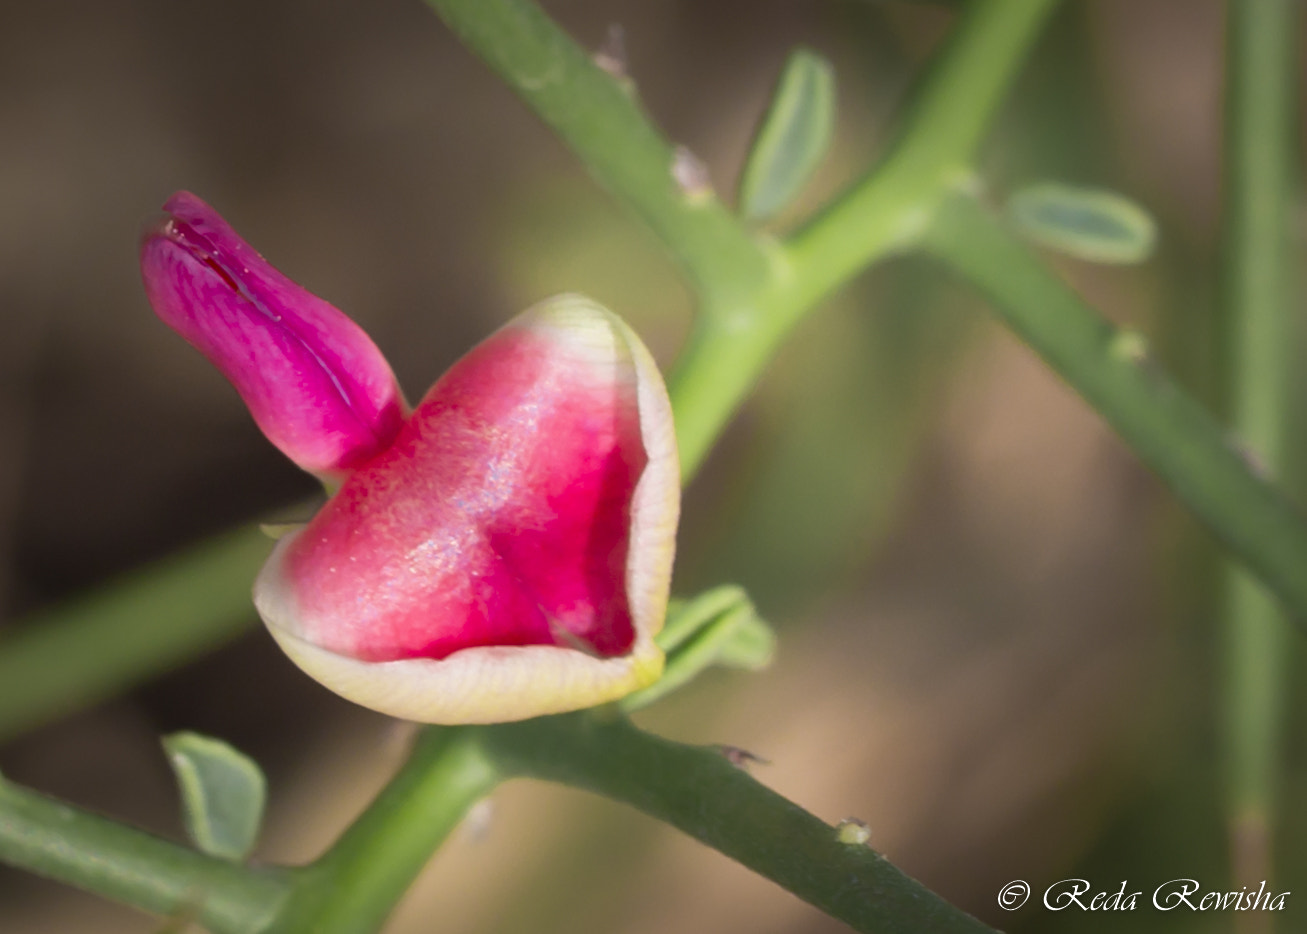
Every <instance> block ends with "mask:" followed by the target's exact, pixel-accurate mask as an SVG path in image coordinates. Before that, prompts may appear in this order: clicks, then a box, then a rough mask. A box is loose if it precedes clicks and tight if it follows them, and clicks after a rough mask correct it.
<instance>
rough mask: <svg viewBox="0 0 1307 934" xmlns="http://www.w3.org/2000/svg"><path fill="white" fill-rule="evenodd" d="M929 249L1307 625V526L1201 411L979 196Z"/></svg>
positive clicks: (958, 204) (948, 221)
mask: <svg viewBox="0 0 1307 934" xmlns="http://www.w3.org/2000/svg"><path fill="white" fill-rule="evenodd" d="M929 248H930V249H931V250H932V251H933V252H934V253H935V255H937V256H938V257H939V258H940V259H942V260H944V262H946V263H947V264H948V265H949V266H951V267H953V268H954V269H955V270H956V271H957V272H959V273H960V274H961V275H962V276H964V277H965V278H967V279H969V280H970V281H971V282H972V283H973V284H975V285H976V286H977V287H978V288H979V289H980V290H981V291H982V292H984V293H985V294H986V295H987V296H988V297H989V298H990V299H991V301H992V302H993V305H994V309H995V311H996V312H997V313H998V315H999V316H1000V317H1001V318H1002V319H1003V320H1004V321H1005V322H1006V323H1007V324H1008V326H1009V327H1011V328H1012V330H1014V331H1015V332H1016V333H1017V335H1018V336H1019V337H1021V339H1022V340H1024V341H1025V342H1026V343H1027V344H1029V345H1030V346H1031V347H1032V348H1034V350H1035V351H1036V352H1037V353H1038V354H1039V355H1040V356H1041V357H1043V358H1044V360H1045V361H1046V362H1047V363H1048V365H1049V366H1051V367H1052V368H1053V369H1054V370H1055V371H1056V372H1057V374H1058V375H1059V376H1061V377H1062V378H1063V379H1064V380H1066V381H1067V382H1068V383H1069V384H1070V385H1071V386H1072V388H1074V389H1075V390H1076V391H1077V392H1079V393H1080V394H1081V395H1082V396H1083V397H1084V398H1085V400H1086V401H1088V402H1089V404H1090V405H1092V406H1093V407H1094V409H1095V410H1097V411H1098V412H1099V413H1100V414H1101V415H1102V416H1103V417H1104V418H1105V419H1106V420H1107V421H1108V423H1109V424H1111V425H1112V427H1113V428H1115V429H1116V431H1117V432H1118V433H1119V434H1120V435H1121V437H1122V438H1124V439H1125V441H1126V443H1127V444H1129V445H1130V447H1131V448H1132V449H1133V450H1134V452H1135V453H1136V454H1137V455H1138V456H1139V458H1140V459H1141V460H1142V461H1143V462H1144V463H1145V464H1147V465H1148V466H1149V467H1151V468H1152V469H1153V470H1154V471H1156V472H1157V474H1158V475H1159V476H1160V477H1161V478H1162V480H1163V481H1165V483H1166V484H1167V485H1168V486H1169V487H1170V488H1171V489H1172V490H1173V491H1174V492H1175V493H1176V495H1177V496H1179V498H1180V499H1181V500H1182V501H1183V502H1184V503H1185V505H1187V506H1188V507H1189V508H1190V509H1192V510H1193V512H1194V513H1195V514H1197V515H1198V517H1199V518H1200V519H1202V520H1203V521H1204V522H1205V523H1206V524H1207V526H1208V528H1210V529H1211V530H1212V531H1213V532H1214V533H1216V535H1217V536H1218V537H1219V538H1220V539H1221V540H1222V541H1224V542H1225V543H1226V544H1227V545H1228V546H1229V547H1230V548H1231V550H1232V551H1233V552H1234V553H1235V554H1236V555H1238V556H1239V557H1240V558H1242V559H1243V560H1244V561H1245V562H1246V563H1247V565H1248V566H1249V567H1250V568H1251V569H1252V570H1253V571H1255V572H1256V573H1257V574H1258V576H1260V577H1261V579H1262V580H1263V581H1264V582H1265V583H1266V584H1267V585H1268V586H1270V587H1271V589H1272V590H1274V591H1275V593H1276V594H1278V595H1279V597H1280V599H1281V600H1283V601H1284V603H1285V605H1286V606H1288V607H1289V608H1290V609H1291V610H1292V611H1293V613H1294V615H1295V617H1296V619H1297V621H1298V622H1299V623H1307V525H1304V524H1303V521H1302V519H1301V517H1300V516H1299V514H1298V512H1297V510H1296V509H1295V508H1294V507H1293V506H1292V504H1290V503H1289V502H1288V500H1286V499H1285V498H1284V497H1283V496H1282V495H1281V494H1280V493H1279V492H1278V491H1277V490H1276V489H1275V488H1274V487H1273V486H1271V485H1269V484H1268V483H1266V482H1264V481H1263V480H1261V479H1259V478H1258V477H1257V476H1256V475H1255V474H1254V472H1253V469H1252V468H1250V466H1249V464H1248V455H1247V453H1246V452H1243V451H1241V450H1240V449H1239V448H1238V447H1237V446H1236V445H1235V443H1234V442H1233V441H1232V440H1231V439H1230V437H1229V436H1228V434H1227V433H1226V431H1225V430H1224V429H1223V428H1222V427H1221V426H1220V425H1219V424H1218V423H1217V422H1216V421H1215V420H1214V419H1213V418H1212V417H1211V416H1210V415H1209V414H1208V413H1207V411H1206V410H1205V409H1203V407H1202V406H1200V405H1199V404H1198V403H1197V402H1195V401H1194V400H1193V399H1192V398H1190V397H1189V396H1186V395H1185V394H1184V393H1182V392H1181V391H1180V390H1179V388H1177V387H1176V385H1175V384H1174V383H1172V382H1171V381H1170V380H1169V379H1168V378H1167V377H1166V375H1165V374H1164V373H1163V372H1162V371H1161V370H1160V368H1159V367H1158V366H1157V365H1156V364H1155V363H1154V362H1153V361H1152V360H1151V359H1150V358H1149V357H1148V355H1147V352H1146V349H1145V343H1144V340H1143V338H1142V337H1141V336H1140V335H1138V334H1134V333H1131V332H1127V331H1121V330H1119V329H1118V328H1116V327H1114V326H1113V325H1112V324H1111V323H1109V322H1108V321H1106V320H1105V319H1103V318H1102V317H1100V316H1099V315H1098V314H1097V313H1095V312H1094V311H1093V310H1092V309H1090V308H1089V307H1088V306H1086V305H1085V304H1084V302H1082V301H1081V300H1080V298H1079V297H1078V296H1077V295H1076V294H1075V293H1074V292H1073V291H1072V290H1071V289H1070V288H1069V287H1068V286H1067V285H1066V284H1065V283H1064V282H1063V281H1062V280H1061V279H1060V278H1058V276H1057V275H1056V274H1055V273H1053V272H1052V271H1051V270H1049V269H1048V267H1046V266H1045V265H1044V264H1043V263H1042V262H1040V261H1039V259H1038V258H1037V257H1035V256H1034V255H1033V254H1032V253H1031V252H1030V250H1029V249H1027V248H1026V247H1025V246H1024V245H1023V244H1021V243H1019V242H1017V241H1016V239H1015V238H1014V237H1013V236H1012V234H1010V233H1009V232H1008V231H1007V230H1006V228H1005V227H1004V226H1003V224H1002V223H1000V222H999V221H998V220H997V219H995V218H993V217H992V216H990V214H989V213H988V212H987V211H986V210H985V209H984V208H983V207H982V206H981V205H980V204H979V203H978V202H977V201H976V200H975V199H974V198H972V197H970V196H967V195H963V194H959V195H958V196H957V197H955V198H954V199H953V200H951V201H950V202H949V203H948V204H947V206H946V207H945V208H944V210H943V211H942V212H941V214H940V216H939V220H938V222H937V224H936V227H935V229H934V231H933V232H932V235H931V238H930V240H929Z"/></svg>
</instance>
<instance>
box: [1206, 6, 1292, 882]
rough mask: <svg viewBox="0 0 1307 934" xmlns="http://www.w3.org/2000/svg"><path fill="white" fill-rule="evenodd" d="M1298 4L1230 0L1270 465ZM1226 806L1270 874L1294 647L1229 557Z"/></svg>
mask: <svg viewBox="0 0 1307 934" xmlns="http://www.w3.org/2000/svg"><path fill="white" fill-rule="evenodd" d="M1299 15H1300V14H1299V3H1298V2H1297V0H1232V2H1231V3H1230V5H1229V13H1228V26H1227V43H1226V62H1227V66H1226V106H1225V113H1226V133H1225V153H1224V154H1225V159H1224V169H1225V186H1224V231H1223V233H1224V236H1223V238H1222V257H1221V259H1222V270H1221V271H1222V287H1223V288H1222V293H1223V294H1222V298H1223V303H1224V306H1225V316H1226V320H1227V322H1228V326H1229V331H1230V340H1229V342H1228V346H1229V349H1230V377H1231V381H1230V393H1229V398H1230V401H1231V412H1232V416H1233V424H1234V429H1235V431H1236V432H1237V433H1238V434H1239V436H1240V437H1241V439H1242V440H1243V442H1244V443H1245V444H1246V445H1248V447H1249V449H1250V451H1251V453H1252V456H1253V457H1255V458H1256V460H1257V461H1258V463H1259V464H1260V465H1261V466H1262V468H1263V469H1264V470H1265V471H1266V472H1267V473H1268V474H1271V475H1275V474H1278V473H1279V472H1280V470H1281V468H1282V461H1283V458H1284V449H1285V446H1286V437H1285V436H1286V412H1285V403H1286V398H1287V396H1288V381H1289V375H1290V374H1289V363H1290V357H1289V353H1290V348H1291V343H1290V341H1289V340H1288V337H1289V335H1290V334H1291V332H1292V326H1291V324H1292V319H1291V317H1290V310H1291V302H1290V301H1289V296H1288V289H1289V279H1290V276H1289V262H1290V254H1289V236H1288V209H1289V204H1290V200H1291V192H1292V190H1293V185H1292V175H1293V170H1292V165H1293V151H1294V145H1293V136H1294V120H1293V114H1294V111H1295V101H1294V98H1295V93H1294V91H1295V88H1296V85H1297V74H1298V69H1297V56H1296V55H1295V45H1296V42H1295V39H1296V37H1297V34H1298V30H1297V27H1298V19H1299ZM1224 619H1225V643H1226V651H1225V653H1224V657H1225V659H1226V684H1225V694H1224V699H1225V710H1224V723H1223V730H1224V735H1225V742H1224V745H1225V752H1226V772H1227V776H1228V783H1229V785H1228V792H1227V808H1228V819H1229V823H1230V840H1231V856H1232V860H1231V862H1232V870H1233V876H1234V880H1235V884H1236V885H1243V884H1245V883H1251V884H1254V885H1255V884H1256V883H1257V882H1259V881H1261V880H1263V879H1266V878H1268V877H1269V876H1270V875H1271V872H1270V869H1271V852H1272V844H1273V840H1272V836H1271V828H1273V827H1274V826H1275V814H1276V787H1277V779H1278V773H1279V767H1280V760H1281V751H1280V745H1281V733H1282V723H1283V719H1284V706H1285V687H1286V684H1285V680H1286V676H1287V665H1286V663H1287V660H1288V653H1289V644H1288V633H1289V630H1288V626H1287V625H1286V624H1285V620H1284V618H1283V615H1282V614H1281V612H1280V610H1279V608H1278V607H1277V606H1276V603H1275V600H1274V598H1273V597H1272V595H1271V594H1270V593H1268V592H1267V590H1266V589H1265V587H1263V586H1262V584H1261V583H1260V582H1259V581H1257V580H1256V579H1254V578H1253V577H1252V576H1250V575H1249V574H1248V573H1247V572H1246V571H1245V570H1244V569H1243V568H1242V567H1240V566H1239V565H1237V564H1234V563H1231V564H1230V565H1229V566H1228V567H1227V571H1226V592H1225V606H1224Z"/></svg>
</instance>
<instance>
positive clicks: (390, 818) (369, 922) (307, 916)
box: [270, 727, 500, 934]
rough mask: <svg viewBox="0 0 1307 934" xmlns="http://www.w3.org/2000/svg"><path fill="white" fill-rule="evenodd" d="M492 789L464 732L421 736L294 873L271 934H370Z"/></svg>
mask: <svg viewBox="0 0 1307 934" xmlns="http://www.w3.org/2000/svg"><path fill="white" fill-rule="evenodd" d="M499 781H500V774H499V772H498V770H497V769H496V767H495V766H494V764H493V763H492V762H491V761H490V760H489V759H488V758H486V756H484V755H483V754H482V752H481V749H480V747H479V745H478V743H477V736H476V734H475V733H473V732H472V731H470V730H466V729H456V728H440V727H429V728H426V729H424V730H422V731H421V732H420V733H418V737H417V741H416V743H415V744H414V747H413V751H412V753H410V755H409V758H408V760H407V761H406V762H405V764H404V767H403V768H402V769H400V771H399V772H398V774H396V776H395V777H394V778H393V779H391V781H390V782H389V784H387V785H386V788H385V789H384V790H383V791H382V792H381V794H380V795H378V796H377V798H376V799H375V800H374V801H373V802H372V803H371V804H370V805H368V807H367V810H365V811H364V812H363V814H362V815H361V816H360V817H359V818H358V820H356V821H355V822H354V823H353V824H352V825H351V826H350V827H349V829H348V830H346V831H345V833H344V834H343V835H342V836H341V838H340V839H339V840H337V841H336V843H335V844H334V845H333V846H332V847H331V848H330V849H329V850H328V851H327V852H326V854H325V855H323V856H322V857H321V858H320V859H319V860H317V862H315V863H313V864H311V865H309V866H307V867H305V868H304V869H301V870H297V871H296V875H295V892H294V895H293V896H292V898H291V899H290V901H289V902H288V903H287V904H286V907H285V910H284V911H283V912H281V914H280V915H279V917H278V918H277V923H276V925H275V926H274V927H273V928H272V929H271V931H275V932H282V934H368V932H372V931H376V930H378V929H379V928H380V927H381V924H382V922H383V921H385V919H386V916H387V915H389V914H390V912H391V911H392V910H393V909H394V907H395V904H396V903H397V902H398V901H399V899H400V897H401V896H402V895H403V894H404V892H405V891H407V889H408V887H409V885H410V884H411V883H412V882H413V879H414V878H416V876H417V874H418V873H419V872H420V871H421V870H422V867H423V866H425V865H426V863H427V861H428V860H429V859H430V858H431V854H432V853H433V852H435V850H436V849H437V848H438V847H439V846H440V844H441V842H443V841H444V839H445V837H447V836H448V835H449V833H450V831H452V830H453V829H454V828H455V827H456V826H458V822H459V821H460V820H462V818H463V816H464V815H465V814H466V813H467V811H468V808H470V807H471V806H472V805H473V804H475V803H476V802H477V801H478V800H480V799H481V798H483V797H484V796H485V795H487V794H489V793H490V791H491V789H493V788H494V787H495V785H497V784H498V783H499ZM270 934H271V932H270Z"/></svg>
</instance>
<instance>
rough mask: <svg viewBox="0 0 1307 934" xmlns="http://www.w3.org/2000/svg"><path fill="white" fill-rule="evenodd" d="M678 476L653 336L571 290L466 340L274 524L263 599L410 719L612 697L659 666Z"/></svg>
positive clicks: (315, 658) (308, 643) (342, 683)
mask: <svg viewBox="0 0 1307 934" xmlns="http://www.w3.org/2000/svg"><path fill="white" fill-rule="evenodd" d="M679 486H680V484H679V472H678V467H677V456H676V442H675V436H674V434H673V431H672V421H671V406H670V403H669V402H668V399H667V394H666V389H665V387H664V386H663V382H662V378H661V376H660V375H659V373H658V369H657V367H656V365H655V364H654V362H653V359H652V358H651V357H650V355H649V353H648V351H647V350H646V349H645V347H644V345H643V344H642V343H641V342H640V340H639V338H638V337H636V335H635V334H634V333H633V332H632V331H631V330H630V329H629V328H627V326H626V325H625V324H624V323H623V322H622V321H621V320H620V319H619V318H617V317H616V316H615V315H613V314H612V313H611V312H609V311H607V310H605V309H604V308H602V307H600V306H598V305H596V304H594V303H593V302H590V301H589V300H587V299H584V298H581V297H579V296H560V297H558V298H555V299H552V300H550V301H548V302H545V303H543V304H541V305H539V306H536V307H535V308H533V309H531V310H530V311H527V312H526V313H524V314H522V315H521V316H519V317H518V318H516V319H514V320H513V321H512V322H510V323H509V324H508V325H506V326H505V327H503V328H501V329H500V330H499V331H497V332H496V333H495V334H493V335H491V336H490V337H489V338H487V339H486V340H485V341H483V342H482V343H481V344H480V345H478V346H477V347H475V348H473V349H472V350H471V351H470V352H469V353H468V354H467V355H466V356H464V357H463V358H462V359H461V360H460V361H459V362H458V363H456V364H455V365H454V366H453V368H451V369H450V370H449V372H447V373H446V374H445V375H444V376H443V377H442V378H441V379H440V380H439V382H437V383H436V385H435V386H434V387H433V388H432V389H431V391H430V392H428V393H427V395H426V397H425V398H424V399H423V400H422V402H421V403H420V404H419V405H418V407H417V408H416V410H415V411H414V412H413V414H412V416H411V417H410V418H409V419H408V420H407V421H406V422H405V423H404V424H403V426H402V427H401V428H400V430H399V432H398V434H397V435H396V437H395V439H394V441H393V442H392V443H391V444H390V446H389V447H387V448H386V449H385V450H383V451H381V452H380V453H378V454H377V455H376V456H375V457H374V458H373V459H371V460H370V461H368V462H367V463H365V464H363V465H361V466H360V467H359V468H358V469H356V470H355V471H353V472H352V473H351V474H350V475H349V476H348V478H347V479H346V480H345V482H344V485H343V486H342V487H341V489H340V491H339V492H338V493H337V494H336V495H335V496H334V497H333V498H332V499H331V500H330V501H328V503H327V504H326V506H324V507H323V509H322V510H321V511H320V512H319V513H318V514H317V516H315V517H314V518H313V519H312V521H310V522H309V523H308V525H307V526H305V527H304V528H303V529H301V530H298V531H296V532H292V533H291V534H289V535H287V536H285V537H284V538H282V539H281V540H280V541H279V542H278V544H277V547H276V549H275V550H274V552H273V554H272V557H271V558H270V559H269V560H268V563H267V564H266V565H265V567H264V569H263V571H262V573H261V574H260V575H259V578H258V581H257V582H256V584H255V590H254V595H255V603H256V605H257V606H258V609H259V613H260V615H261V616H262V617H263V620H264V622H265V623H267V625H268V628H269V630H270V631H271V632H272V635H273V636H274V637H275V638H276V639H277V641H278V642H279V643H281V645H282V648H283V649H285V651H286V652H287V654H288V655H289V656H290V657H291V659H292V660H293V661H294V662H295V663H296V664H298V665H299V666H300V667H301V668H303V669H304V670H305V671H306V672H308V673H309V674H310V675H311V676H313V677H314V678H316V679H317V680H318V681H320V682H321V683H322V684H324V685H326V686H327V687H329V688H331V689H332V690H334V691H336V692H337V693H339V694H341V695H343V696H345V697H347V698H349V699H351V700H353V701H355V702H357V703H359V704H362V705H364V706H366V707H370V708H372V709H375V710H380V711H383V712H385V713H389V714H392V715H394V716H398V717H403V718H405V719H410V720H419V721H424V722H432V723H474V722H493V721H501V720H516V719H522V718H525V717H531V716H537V715H540V714H547V713H557V712H560V711H564V710H573V709H578V708H581V707H587V706H591V705H593V704H597V703H601V702H604V701H608V700H613V699H615V698H618V697H621V696H623V695H625V694H627V693H629V692H631V691H632V690H635V689H636V688H639V687H642V686H644V685H646V684H648V683H650V682H652V681H653V680H655V679H656V678H657V677H658V675H659V674H660V672H661V670H662V661H663V659H662V653H661V651H660V650H659V649H658V647H657V646H656V645H655V644H654V641H653V637H654V635H655V633H656V632H657V631H658V630H659V629H660V628H661V626H662V622H663V616H664V614H665V612H666V604H667V592H668V586H669V582H670V578H671V569H672V555H673V550H674V545H675V533H676V520H677V515H678V511H679Z"/></svg>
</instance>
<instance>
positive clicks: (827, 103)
mask: <svg viewBox="0 0 1307 934" xmlns="http://www.w3.org/2000/svg"><path fill="white" fill-rule="evenodd" d="M834 126H835V72H834V70H833V69H832V68H831V65H830V62H828V61H826V59H824V58H822V57H821V56H820V55H818V54H817V53H816V52H813V51H811V50H810V49H803V48H800V49H795V50H794V51H793V52H791V53H790V57H789V59H788V60H787V61H786V63H785V68H784V69H783V70H782V71H781V77H780V80H779V81H777V82H776V90H775V92H774V93H773V95H772V101H771V106H770V107H768V108H767V113H766V115H765V116H764V117H763V119H762V123H761V125H760V126H759V128H758V132H757V134H756V135H755V137H754V141H753V146H752V148H751V149H750V151H749V158H748V159H747V160H746V162H745V165H744V172H743V173H742V174H741V176H740V195H739V204H740V213H741V214H743V215H744V217H745V219H746V220H750V221H763V220H766V219H767V218H769V217H773V216H775V215H776V214H777V213H779V212H780V211H781V210H782V209H783V208H785V207H786V206H787V205H788V204H789V203H790V202H791V201H792V200H793V199H794V196H795V195H797V194H798V193H799V191H800V189H802V188H803V186H804V185H805V184H807V182H808V179H809V178H810V177H811V176H812V173H813V171H814V170H815V169H816V168H817V165H818V163H820V162H821V159H822V156H824V155H825V154H826V150H827V148H828V147H829V146H830V139H831V132H832V129H833V128H834Z"/></svg>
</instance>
